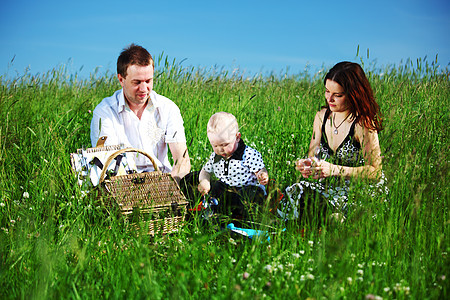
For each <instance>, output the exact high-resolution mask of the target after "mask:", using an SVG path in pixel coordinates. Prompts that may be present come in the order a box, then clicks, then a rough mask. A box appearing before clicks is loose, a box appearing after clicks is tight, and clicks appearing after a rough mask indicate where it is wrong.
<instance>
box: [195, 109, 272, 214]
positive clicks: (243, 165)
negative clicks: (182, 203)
mask: <svg viewBox="0 0 450 300" xmlns="http://www.w3.org/2000/svg"><path fill="white" fill-rule="evenodd" d="M207 134H208V139H209V141H210V143H211V146H212V148H213V150H214V152H213V153H212V154H211V156H210V158H209V160H208V162H207V163H206V164H205V165H204V166H203V168H202V170H201V171H200V174H199V185H198V190H199V192H200V193H201V194H202V195H205V194H208V193H209V194H210V196H211V197H213V198H216V199H219V210H221V211H222V212H224V213H229V212H230V210H231V213H232V214H234V215H240V216H242V215H243V213H244V206H246V205H248V204H249V202H250V203H251V202H259V204H262V203H261V202H263V200H264V194H265V190H264V187H263V186H264V185H266V184H267V183H268V182H269V174H268V173H267V170H266V168H265V166H264V162H263V159H262V156H261V154H260V153H259V152H258V151H256V150H255V149H253V148H251V147H249V146H246V145H245V143H244V141H243V140H242V139H241V133H240V132H239V127H238V123H237V120H236V118H235V117H234V116H233V115H232V114H230V113H226V112H218V113H216V114H214V115H212V117H211V118H210V119H209V122H208V127H207ZM212 173H214V175H215V177H216V178H217V179H218V181H216V182H214V183H213V184H212V186H211V174H212ZM261 185H262V186H261ZM248 201H249V202H248Z"/></svg>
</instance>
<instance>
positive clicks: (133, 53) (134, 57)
mask: <svg viewBox="0 0 450 300" xmlns="http://www.w3.org/2000/svg"><path fill="white" fill-rule="evenodd" d="M131 65H137V66H142V67H145V66H149V65H151V66H152V67H153V68H154V67H155V63H154V61H153V57H152V56H151V54H150V53H149V52H148V51H147V50H146V49H145V48H144V47H141V46H139V45H136V44H131V45H129V46H128V47H126V48H124V49H123V50H122V52H121V53H120V55H119V58H117V74H120V75H122V77H123V78H125V77H127V69H128V67H129V66H131Z"/></svg>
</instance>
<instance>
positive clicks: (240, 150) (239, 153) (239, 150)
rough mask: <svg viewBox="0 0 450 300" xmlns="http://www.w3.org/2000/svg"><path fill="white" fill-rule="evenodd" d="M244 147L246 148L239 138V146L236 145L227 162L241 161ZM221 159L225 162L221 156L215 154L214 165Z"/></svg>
mask: <svg viewBox="0 0 450 300" xmlns="http://www.w3.org/2000/svg"><path fill="white" fill-rule="evenodd" d="M245 147H246V146H245V143H244V141H243V140H242V138H241V139H240V140H239V144H238V147H237V149H236V151H234V153H233V154H232V155H231V156H230V158H228V160H230V159H236V160H242V158H243V156H244V152H245ZM221 159H224V160H225V158H224V157H223V156H220V155H218V154H216V155H215V156H214V163H216V162H218V161H220V160H221Z"/></svg>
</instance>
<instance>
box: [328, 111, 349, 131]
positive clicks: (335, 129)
mask: <svg viewBox="0 0 450 300" xmlns="http://www.w3.org/2000/svg"><path fill="white" fill-rule="evenodd" d="M349 116H350V114H348V115H347V116H346V117H345V119H344V120H342V122H341V124H339V125H338V126H336V125H334V121H333V122H331V123H332V124H333V126H334V130H333V132H334V134H338V133H339V132H338V128H339V127H341V125H342V124H343V123H344V122H345V120H347V118H348V117H349ZM333 119H336V114H334V118H333Z"/></svg>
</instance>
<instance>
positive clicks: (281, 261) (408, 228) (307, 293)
mask: <svg viewBox="0 0 450 300" xmlns="http://www.w3.org/2000/svg"><path fill="white" fill-rule="evenodd" d="M364 68H365V70H366V72H367V74H368V76H369V80H370V82H371V84H372V86H373V89H374V91H375V94H376V98H377V100H378V103H379V104H380V106H381V110H382V113H383V115H384V119H385V122H384V125H385V129H384V130H383V131H382V132H381V133H380V142H381V148H382V152H383V155H384V160H383V168H384V171H385V173H386V176H387V178H388V187H389V191H390V192H389V197H388V198H389V202H388V204H387V205H384V204H383V203H382V199H383V196H382V195H379V196H376V197H373V198H371V197H367V196H363V195H360V194H358V189H357V188H355V189H354V192H353V194H351V199H353V200H354V201H363V202H364V206H363V207H361V208H358V209H354V210H352V211H351V212H350V213H349V217H348V219H347V220H346V221H345V222H344V223H342V224H330V225H329V226H324V227H323V228H322V230H321V231H320V233H319V231H317V230H312V229H308V228H307V229H306V231H305V234H304V235H303V236H302V234H301V233H300V228H301V227H302V226H301V225H295V224H279V225H277V230H278V231H279V233H278V234H277V236H275V237H274V238H273V239H272V240H271V242H270V243H268V242H266V241H251V240H247V239H244V238H239V237H236V236H231V235H230V234H229V233H226V232H225V233H224V232H220V231H217V230H216V227H215V226H212V225H211V226H209V225H208V224H206V225H205V224H201V222H199V220H198V219H195V220H193V221H192V222H190V223H189V224H186V225H185V226H184V227H183V228H182V230H180V231H179V232H177V233H175V234H170V235H165V236H156V237H154V238H152V237H149V236H148V235H145V234H139V235H138V234H137V233H136V232H135V231H134V230H132V229H130V228H129V227H127V226H125V225H124V224H123V220H122V219H121V218H120V217H117V215H115V214H108V212H106V211H105V210H104V209H103V207H102V206H101V205H99V204H98V203H97V201H96V198H95V197H94V196H92V195H88V196H86V197H82V195H81V192H80V190H79V188H78V187H77V184H76V180H75V177H74V174H73V173H72V172H71V167H70V159H69V154H70V153H72V152H75V151H76V149H78V148H81V147H82V146H85V147H87V146H89V144H90V143H89V124H90V120H91V112H92V110H93V109H94V107H95V106H96V104H98V103H99V102H100V101H101V99H102V98H104V97H106V96H109V95H111V94H112V93H113V92H114V91H115V90H117V89H119V87H120V86H119V84H118V82H117V80H116V78H115V77H114V76H112V75H101V76H99V75H92V76H91V78H89V79H79V78H77V76H76V74H75V75H73V74H67V72H66V70H65V68H64V67H61V68H57V69H54V70H51V71H49V72H48V73H46V74H40V75H36V76H33V75H30V74H25V75H23V76H21V77H15V78H13V79H6V78H5V77H2V79H1V86H0V89H1V90H0V120H1V121H0V227H1V229H0V282H1V286H2V288H1V289H0V298H2V299H10V298H26V299H29V298H37V299H41V298H45V299H47V298H74V299H78V298H83V299H85V298H99V297H101V298H131V299H133V298H139V299H142V298H149V299H159V298H165V299H185V298H201V299H202V298H206V299H210V298H212V299H261V298H269V299H292V298H301V299H304V298H312V299H325V298H326V299H381V298H383V299H444V298H447V297H448V292H449V286H450V284H449V280H450V279H449V276H450V274H449V266H450V263H449V262H450V261H449V254H448V252H449V251H450V245H449V239H448V235H449V233H450V232H449V231H450V230H449V229H450V216H449V184H448V180H449V176H448V170H449V167H450V166H449V159H450V158H449V146H448V145H449V124H450V122H449V121H450V120H449V111H450V110H449V106H450V101H449V99H450V84H449V71H448V69H446V70H445V71H442V69H441V71H439V69H438V67H437V64H436V63H435V62H431V63H430V62H428V61H426V60H420V59H419V60H417V61H414V62H413V61H409V60H408V61H406V62H405V63H404V64H402V65H398V66H389V67H384V68H378V67H376V65H374V64H369V63H366V64H365V66H364ZM325 72H326V70H323V72H319V73H317V74H315V75H311V74H309V73H308V72H305V73H303V74H298V75H295V76H293V75H284V74H273V75H269V76H264V77H263V76H255V77H253V78H250V79H247V78H243V76H242V75H240V74H239V73H227V72H226V71H221V70H199V69H195V68H184V67H182V66H181V65H180V64H178V63H177V62H175V61H168V60H167V59H165V58H163V57H160V58H159V59H158V63H157V79H156V83H155V91H157V92H158V93H160V94H162V95H165V96H167V97H169V98H170V99H172V100H174V101H175V102H176V103H177V104H178V106H179V107H180V109H181V112H182V115H183V118H184V120H185V128H186V135H187V139H188V144H189V154H190V156H191V159H192V166H193V169H194V170H199V169H200V168H201V166H202V165H203V163H204V162H205V161H206V159H207V158H208V157H209V154H210V152H211V147H210V145H209V143H208V140H207V137H206V123H207V121H208V119H209V117H210V116H211V114H212V113H214V112H216V111H222V110H223V111H228V112H231V113H233V114H235V115H236V116H237V119H238V121H239V123H240V125H241V126H242V130H241V132H242V136H243V139H244V140H245V141H246V142H247V144H249V145H251V146H254V147H255V148H256V149H258V150H259V151H260V152H261V153H262V154H263V157H264V160H265V163H266V166H267V168H268V170H269V174H270V176H271V178H273V179H275V180H276V182H277V183H278V184H279V185H280V186H285V185H288V184H292V183H294V182H296V181H297V180H298V179H299V174H298V173H296V172H295V170H294V166H293V161H294V160H295V159H296V158H298V157H302V156H304V155H305V154H306V152H307V147H308V145H309V140H310V136H311V129H312V122H313V118H314V115H315V112H316V111H317V110H318V109H319V108H320V106H321V105H323V104H324V88H323V84H322V80H323V76H324V75H325ZM356 184H358V183H356ZM284 227H286V228H287V230H286V231H284V232H281V229H282V228H284Z"/></svg>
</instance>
